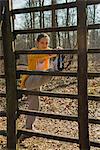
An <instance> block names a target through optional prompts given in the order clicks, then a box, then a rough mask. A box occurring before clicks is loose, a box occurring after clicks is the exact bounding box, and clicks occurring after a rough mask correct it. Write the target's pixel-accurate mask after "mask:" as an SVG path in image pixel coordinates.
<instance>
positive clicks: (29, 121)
mask: <svg viewBox="0 0 100 150" xmlns="http://www.w3.org/2000/svg"><path fill="white" fill-rule="evenodd" d="M49 41H50V38H49V36H48V35H47V34H45V33H42V34H39V35H38V37H37V39H36V47H34V48H32V50H50V48H49V47H48V45H49ZM53 57H57V55H56V54H30V55H29V56H28V70H42V71H46V70H48V71H50V70H55V65H56V64H54V66H53V68H51V67H50V58H53ZM55 63H57V61H55ZM51 78H52V76H41V75H23V77H22V80H21V84H20V87H21V88H26V89H27V90H37V91H39V90H40V87H41V85H43V84H46V83H47V82H48V81H50V79H51ZM27 99H28V103H29V107H28V109H29V110H38V109H39V96H35V95H28V96H27ZM34 121H35V116H29V115H27V118H26V129H33V130H34V126H33V125H34V124H33V123H34ZM24 137H25V136H24ZM22 139H25V138H22Z"/></svg>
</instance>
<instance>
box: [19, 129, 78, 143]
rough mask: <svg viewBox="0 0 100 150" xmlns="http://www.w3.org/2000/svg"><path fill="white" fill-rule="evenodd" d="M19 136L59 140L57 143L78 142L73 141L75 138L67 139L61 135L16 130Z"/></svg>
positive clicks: (76, 140) (76, 141)
mask: <svg viewBox="0 0 100 150" xmlns="http://www.w3.org/2000/svg"><path fill="white" fill-rule="evenodd" d="M20 134H26V135H29V136H37V137H43V138H47V139H53V140H59V141H65V142H71V143H77V144H78V143H79V140H78V139H75V138H67V137H65V136H61V135H53V134H48V133H44V132H35V131H32V130H25V129H21V130H18V136H19V135H20Z"/></svg>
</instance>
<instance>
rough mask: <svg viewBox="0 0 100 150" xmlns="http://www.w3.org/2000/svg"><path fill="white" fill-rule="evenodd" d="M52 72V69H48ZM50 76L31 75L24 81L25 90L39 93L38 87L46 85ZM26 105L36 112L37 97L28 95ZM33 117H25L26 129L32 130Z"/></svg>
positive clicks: (37, 106) (37, 107)
mask: <svg viewBox="0 0 100 150" xmlns="http://www.w3.org/2000/svg"><path fill="white" fill-rule="evenodd" d="M49 70H52V69H49ZM51 78H52V76H41V75H31V76H29V78H28V79H27V80H26V83H25V85H26V88H27V90H35V91H39V90H40V87H41V86H42V85H44V84H46V83H48V82H49V81H50V80H51ZM27 99H28V104H29V107H28V109H29V110H38V109H39V96H35V95H28V96H27ZM35 118H36V117H35V116H30V115H27V118H26V128H27V129H32V124H33V123H34V121H35Z"/></svg>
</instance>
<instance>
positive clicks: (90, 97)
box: [17, 85, 100, 102]
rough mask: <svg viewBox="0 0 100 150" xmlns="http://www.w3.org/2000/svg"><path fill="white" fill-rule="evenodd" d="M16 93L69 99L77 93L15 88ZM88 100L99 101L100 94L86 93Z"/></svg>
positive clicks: (75, 97) (74, 97)
mask: <svg viewBox="0 0 100 150" xmlns="http://www.w3.org/2000/svg"><path fill="white" fill-rule="evenodd" d="M66 86H67V85H66ZM17 94H19V95H20V94H25V95H28V94H29V95H37V96H48V97H57V98H69V99H77V98H78V95H76V94H65V93H54V92H47V91H43V92H41V91H29V90H21V89H18V90H17ZM88 100H93V101H98V102H99V101H100V96H97V95H88Z"/></svg>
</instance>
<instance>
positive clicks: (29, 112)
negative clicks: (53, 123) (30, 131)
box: [18, 109, 100, 124]
mask: <svg viewBox="0 0 100 150" xmlns="http://www.w3.org/2000/svg"><path fill="white" fill-rule="evenodd" d="M20 114H24V115H34V116H39V117H45V118H51V119H60V120H68V121H76V122H78V117H77V116H71V115H70V116H66V115H61V114H54V113H48V112H41V111H34V110H27V109H19V110H18V116H19V115H20ZM89 123H92V124H100V120H99V119H89Z"/></svg>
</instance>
